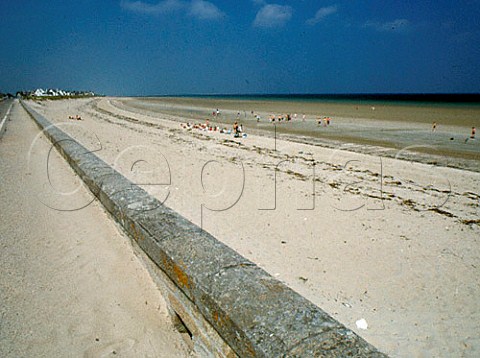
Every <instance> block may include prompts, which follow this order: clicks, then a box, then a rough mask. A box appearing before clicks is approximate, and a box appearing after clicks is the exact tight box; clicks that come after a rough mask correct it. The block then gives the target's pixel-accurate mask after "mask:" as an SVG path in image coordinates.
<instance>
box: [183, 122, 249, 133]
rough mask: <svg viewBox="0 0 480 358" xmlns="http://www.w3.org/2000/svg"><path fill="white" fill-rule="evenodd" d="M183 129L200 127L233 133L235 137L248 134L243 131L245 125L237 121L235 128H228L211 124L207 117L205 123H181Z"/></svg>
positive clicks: (203, 129) (205, 129)
mask: <svg viewBox="0 0 480 358" xmlns="http://www.w3.org/2000/svg"><path fill="white" fill-rule="evenodd" d="M180 126H181V127H182V128H183V129H198V130H201V131H206V132H218V133H222V134H232V133H233V136H234V137H235V138H239V137H242V138H246V137H247V134H246V133H244V132H243V125H242V124H241V123H240V124H239V123H238V122H237V121H235V123H234V124H233V129H228V128H227V127H222V128H220V127H219V126H212V125H210V122H209V120H208V119H207V120H206V121H205V123H190V122H187V123H182V124H181V125H180Z"/></svg>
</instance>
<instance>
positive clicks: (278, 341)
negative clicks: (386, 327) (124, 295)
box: [24, 104, 385, 357]
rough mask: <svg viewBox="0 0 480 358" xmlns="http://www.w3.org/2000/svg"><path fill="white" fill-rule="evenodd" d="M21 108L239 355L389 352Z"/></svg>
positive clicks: (56, 129)
mask: <svg viewBox="0 0 480 358" xmlns="http://www.w3.org/2000/svg"><path fill="white" fill-rule="evenodd" d="M24 107H25V109H26V110H27V111H28V113H29V114H30V115H31V116H32V118H33V119H34V120H35V121H36V122H37V124H38V125H39V126H40V127H41V128H43V129H44V130H45V134H46V135H47V136H48V137H49V138H50V140H51V141H52V143H54V145H55V147H56V148H57V149H58V150H59V152H60V153H61V154H62V155H63V156H64V157H65V158H66V160H67V161H68V162H69V163H70V165H71V166H72V168H73V169H74V170H75V171H76V172H77V174H78V175H79V176H80V177H81V178H82V179H83V180H84V181H85V183H86V184H87V185H88V187H89V188H90V190H91V191H92V192H93V193H94V194H95V195H96V196H97V197H98V198H99V200H100V201H101V202H102V203H103V205H104V206H105V207H106V208H107V210H108V211H109V212H110V213H111V215H112V216H113V217H114V218H115V219H116V220H117V221H118V222H119V223H120V225H121V226H122V227H123V228H124V229H125V230H126V231H127V232H128V233H129V234H130V236H131V237H133V238H134V240H135V241H136V242H137V243H138V245H139V246H140V247H141V248H142V249H143V250H144V252H145V253H146V254H147V255H148V256H149V257H150V259H151V260H152V261H153V262H154V263H155V264H156V265H157V266H158V267H159V268H160V269H161V270H162V271H163V272H164V273H165V274H166V276H168V278H169V279H170V280H171V281H172V282H173V283H174V285H175V287H177V288H178V289H179V290H180V291H181V292H182V293H183V295H185V296H186V298H184V299H187V298H188V300H189V301H191V302H192V303H193V305H194V306H195V307H196V309H198V311H199V312H201V314H202V316H203V317H204V318H205V319H206V321H208V322H209V324H211V326H212V327H213V328H214V329H215V330H216V331H217V332H218V334H219V335H220V336H221V337H222V338H223V339H224V340H225V342H226V343H227V344H228V345H229V346H230V347H231V348H232V349H233V350H234V351H235V353H236V354H238V355H239V356H241V357H280V356H285V357H320V356H321V357H345V356H354V357H384V356H385V355H384V354H382V353H380V352H378V351H377V350H376V349H375V348H374V347H373V346H371V345H370V344H368V343H367V342H366V341H364V340H363V339H362V338H360V337H359V336H357V335H356V334H355V333H354V332H352V331H350V330H348V329H347V328H345V327H344V326H343V325H342V324H340V323H339V322H337V321H336V320H334V319H333V318H332V317H330V316H329V315H328V314H327V313H325V312H324V311H322V310H321V309H320V308H318V307H317V306H315V305H313V304H312V303H311V302H309V301H307V300H306V299H305V298H303V297H302V296H300V295H298V294H297V293H295V292H294V291H292V290H291V289H289V288H288V287H286V286H285V285H284V284H282V283H280V282H279V281H278V280H276V279H274V278H273V277H272V276H270V275H269V274H267V273H266V272H265V271H263V270H262V269H260V268H259V267H257V266H256V265H255V264H253V263H252V262H250V261H248V260H247V259H245V258H244V257H242V256H240V255H239V254H237V253H236V252H235V251H233V250H232V249H230V248H229V247H227V246H225V245H224V244H222V243H221V242H219V241H218V240H216V239H215V238H214V237H212V236H211V235H210V234H208V233H207V232H205V231H203V230H201V229H200V228H199V227H197V226H196V225H194V224H192V223H191V222H189V221H187V220H186V219H185V218H183V217H182V216H180V215H179V214H177V213H175V212H174V211H172V210H171V209H169V208H168V207H166V206H164V205H162V204H161V203H160V202H159V201H158V200H157V199H155V198H153V197H152V196H150V195H149V194H147V193H146V192H145V191H144V190H143V189H141V188H139V187H138V186H136V185H134V184H132V183H131V182H129V181H128V180H127V179H126V178H125V177H123V176H122V175H120V174H119V173H118V172H116V171H115V170H113V168H111V167H109V166H108V165H107V164H106V163H105V162H103V161H102V160H100V159H99V158H98V157H96V156H95V155H94V154H93V153H91V152H89V151H88V150H87V149H86V148H84V147H83V146H81V145H80V144H78V143H76V142H75V141H74V140H73V139H72V138H70V137H69V136H68V135H67V134H65V133H64V132H62V131H61V130H60V129H58V128H56V127H54V126H51V125H50V123H49V121H48V120H47V119H45V118H44V117H43V116H41V115H39V114H38V113H37V112H35V111H33V110H32V109H30V108H29V107H28V106H27V105H25V104H24ZM177 297H179V296H177Z"/></svg>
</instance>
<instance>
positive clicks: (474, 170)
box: [29, 97, 480, 357]
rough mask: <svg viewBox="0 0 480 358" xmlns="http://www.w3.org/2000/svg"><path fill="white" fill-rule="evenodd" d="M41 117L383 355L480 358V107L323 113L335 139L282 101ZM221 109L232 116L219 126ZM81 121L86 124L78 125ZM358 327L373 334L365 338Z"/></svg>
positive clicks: (94, 108)
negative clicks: (287, 118) (271, 119)
mask: <svg viewBox="0 0 480 358" xmlns="http://www.w3.org/2000/svg"><path fill="white" fill-rule="evenodd" d="M161 101H163V102H161ZM29 104H30V105H31V106H32V108H34V109H35V110H37V111H38V112H40V113H42V114H43V115H45V116H46V117H47V118H48V119H49V120H51V121H52V122H54V123H55V124H57V125H58V126H60V128H61V129H62V130H64V131H66V132H67V133H69V134H70V135H72V136H73V137H74V138H76V139H77V140H78V141H79V142H81V143H82V144H83V145H85V147H86V148H88V149H89V150H91V151H95V153H96V155H98V156H99V157H100V158H102V159H103V160H105V161H106V162H107V163H109V164H110V165H112V166H113V167H115V169H117V170H118V171H120V172H121V173H123V174H124V175H125V176H126V177H127V178H129V179H130V180H131V181H133V182H134V183H137V184H139V185H141V186H142V187H144V188H145V189H146V190H147V191H148V192H149V193H151V194H152V195H154V196H156V197H157V198H159V199H160V200H162V201H164V202H165V205H167V206H169V207H171V208H172V209H174V210H176V211H177V212H178V213H180V214H181V215H183V216H185V217H186V218H187V219H189V220H191V221H192V222H194V223H196V224H197V225H200V226H202V227H203V228H204V229H205V230H206V231H208V232H210V233H211V234H213V235H214V236H215V237H216V238H217V239H219V240H220V241H222V242H224V243H225V244H227V245H228V246H230V247H232V248H233V249H235V250H236V251H238V252H239V253H240V254H241V255H243V256H245V257H247V258H248V259H250V260H252V261H254V262H255V263H257V264H258V265H259V266H260V267H262V268H264V269H265V270H266V271H267V272H269V273H270V274H271V275H273V276H274V277H276V278H277V279H279V280H281V281H283V282H285V283H286V284H287V285H288V286H289V287H291V288H293V289H294V290H295V291H297V292H299V293H300V294H302V295H303V296H305V297H306V298H307V299H309V300H310V301H312V302H313V303H315V304H316V305H318V306H319V307H321V308H322V309H324V310H325V311H327V312H328V313H329V314H331V315H332V316H333V317H335V318H336V319H338V320H339V321H340V322H342V323H343V324H345V325H346V326H347V327H349V328H351V329H352V330H354V331H356V332H357V333H358V334H359V335H361V336H362V337H364V338H365V339H366V340H367V341H369V342H370V343H372V344H373V345H375V346H376V347H377V348H379V349H380V350H381V351H383V352H385V353H387V354H389V355H391V356H393V357H427V356H428V357H432V356H435V357H445V356H459V357H460V356H461V357H476V356H478V355H479V354H480V337H479V335H478V332H479V331H480V323H479V322H480V303H479V301H478V299H477V298H478V296H479V294H480V280H479V277H480V276H479V267H480V259H479V257H480V255H479V254H480V249H479V240H480V227H479V214H480V207H479V205H480V201H479V200H480V195H479V192H478V188H479V187H480V173H479V171H480V169H479V167H478V160H479V152H480V150H479V148H480V147H479V143H480V140H479V139H478V138H477V139H476V140H472V141H467V142H466V143H465V139H466V138H468V136H469V133H470V132H469V127H470V126H472V124H471V123H475V121H477V122H476V123H478V119H477V118H478V117H475V116H476V115H477V113H478V109H475V108H474V109H466V110H465V111H466V112H468V113H467V114H465V112H464V116H463V117H461V118H464V119H458V120H454V119H452V118H456V117H455V116H457V115H458V114H457V112H455V109H454V108H453V109H452V108H450V109H444V110H439V111H438V112H436V113H429V114H428V115H424V116H421V118H423V120H420V119H418V116H419V114H418V113H417V114H416V115H415V116H413V115H412V117H411V120H410V121H401V120H400V119H399V118H405V116H407V114H406V113H407V112H405V111H410V112H409V113H413V112H415V111H413V110H412V109H411V108H404V109H403V111H404V112H402V110H401V109H398V111H397V112H398V113H397V114H396V115H386V114H385V113H386V112H385V111H383V112H382V108H376V109H375V110H372V109H371V107H365V108H360V109H358V115H354V114H352V112H355V113H356V111H357V109H355V108H353V109H352V108H351V109H350V112H348V111H346V112H342V111H344V109H342V110H341V109H340V108H334V107H335V106H334V105H332V106H333V107H331V108H324V112H323V113H322V115H323V114H324V115H328V116H332V118H333V123H332V125H331V127H328V128H323V127H317V126H318V125H317V123H316V116H317V115H318V113H317V112H315V111H314V110H313V109H306V108H303V111H302V110H301V108H291V107H288V109H287V108H285V107H281V106H279V107H278V108H272V107H271V106H272V104H271V103H269V104H267V105H265V107H261V106H259V104H258V103H255V104H253V103H243V102H242V105H244V106H245V107H244V108H241V105H240V104H239V103H222V104H223V106H222V104H217V105H216V106H212V105H211V103H209V102H208V103H206V102H202V103H198V102H195V101H194V100H188V99H171V100H168V101H166V100H164V99H161V100H160V99H151V100H145V99H139V98H132V99H130V98H108V97H107V98H96V99H84V100H62V101H39V102H33V101H30V102H29ZM217 106H218V108H220V109H221V111H222V115H221V118H220V117H216V118H213V117H212V113H211V111H212V108H217ZM297 109H298V111H297ZM252 110H254V111H255V113H258V114H260V116H261V118H262V120H261V122H260V123H257V122H256V120H255V119H254V117H253V116H252V115H251V111H252ZM273 110H274V111H275V112H276V113H284V112H286V110H289V111H290V110H291V111H292V113H295V112H294V111H297V112H298V115H300V114H301V113H306V117H307V121H306V122H307V123H302V121H301V120H300V119H297V120H296V122H295V121H294V122H293V123H282V124H279V125H278V126H277V127H276V128H275V127H274V128H272V124H271V123H268V121H267V118H268V116H269V114H270V112H271V111H273ZM412 111H413V112H412ZM423 111H425V109H420V110H419V112H420V113H423ZM445 111H446V112H445ZM238 112H240V117H243V118H242V119H241V120H242V122H243V124H244V126H245V131H246V133H247V134H248V136H247V137H246V138H234V137H233V135H227V134H221V133H219V132H218V131H216V132H215V131H201V130H198V129H185V128H183V127H182V126H181V124H182V123H186V122H196V123H197V122H198V123H200V122H201V123H204V122H205V120H206V118H209V120H210V122H211V123H214V124H215V125H218V126H220V127H222V126H227V125H228V127H229V128H230V127H231V123H233V122H234V121H235V120H236V116H237V115H238ZM372 112H374V114H373V115H372ZM382 113H383V115H382ZM388 113H391V111H388ZM415 113H416V112H415ZM367 114H368V116H367ZM76 115H78V116H80V117H81V120H72V119H70V118H69V117H72V116H76ZM397 116H398V117H397ZM468 116H470V117H468ZM433 118H435V119H433ZM443 118H450V121H443ZM432 119H433V120H437V122H438V123H439V128H438V131H437V132H436V133H434V134H433V135H432V130H431V122H432ZM284 124H285V125H289V127H288V128H287V127H286V126H285V125H284ZM282 126H283V127H282ZM312 129H314V131H315V133H316V132H318V133H319V134H318V135H316V134H312ZM277 130H278V132H277V133H276V134H277V135H275V131H277ZM322 131H323V132H322ZM327 131H329V132H327ZM450 138H454V139H453V140H450ZM412 146H413V147H412ZM406 148H407V149H406ZM417 151H418V152H419V153H417ZM432 152H434V153H432ZM406 159H410V160H406ZM46 195H47V197H46V198H45V200H49V199H48V193H46ZM238 289H239V290H241V287H239V288H238ZM360 319H365V321H366V322H367V323H368V328H367V329H360V328H358V327H357V324H356V322H357V321H358V320H360Z"/></svg>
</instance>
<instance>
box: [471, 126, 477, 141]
mask: <svg viewBox="0 0 480 358" xmlns="http://www.w3.org/2000/svg"><path fill="white" fill-rule="evenodd" d="M476 131H477V129H476V128H475V127H472V134H470V139H475V132H476Z"/></svg>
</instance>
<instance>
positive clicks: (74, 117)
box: [68, 114, 82, 121]
mask: <svg viewBox="0 0 480 358" xmlns="http://www.w3.org/2000/svg"><path fill="white" fill-rule="evenodd" d="M68 119H74V120H77V121H81V120H82V117H80V116H79V115H78V114H76V115H75V116H68Z"/></svg>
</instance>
